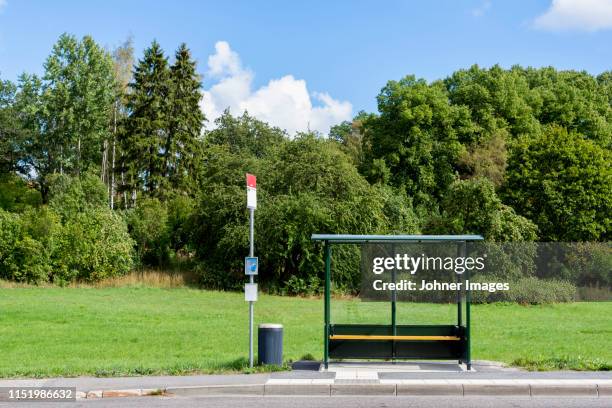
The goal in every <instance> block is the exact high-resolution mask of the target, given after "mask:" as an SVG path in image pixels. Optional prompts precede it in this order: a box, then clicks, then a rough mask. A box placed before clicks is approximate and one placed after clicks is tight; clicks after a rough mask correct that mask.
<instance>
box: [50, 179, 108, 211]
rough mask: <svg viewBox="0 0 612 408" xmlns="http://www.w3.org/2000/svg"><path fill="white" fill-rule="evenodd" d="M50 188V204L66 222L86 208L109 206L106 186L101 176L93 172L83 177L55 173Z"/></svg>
mask: <svg viewBox="0 0 612 408" xmlns="http://www.w3.org/2000/svg"><path fill="white" fill-rule="evenodd" d="M49 190H50V200H49V206H50V207H51V208H52V209H53V210H54V211H55V212H56V213H58V214H59V215H60V216H61V218H62V220H63V221H64V222H66V221H68V220H70V219H73V218H74V216H75V215H76V214H78V213H80V212H82V211H85V210H86V209H89V208H98V207H107V206H108V202H107V200H108V196H107V194H108V193H107V190H106V186H105V185H104V183H103V182H102V181H101V180H100V177H98V176H97V175H95V174H93V173H86V174H84V175H82V176H81V177H71V176H68V175H65V174H57V175H54V176H53V177H52V178H51V181H50V187H49Z"/></svg>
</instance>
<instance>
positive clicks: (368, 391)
mask: <svg viewBox="0 0 612 408" xmlns="http://www.w3.org/2000/svg"><path fill="white" fill-rule="evenodd" d="M331 395H332V396H333V395H396V385H395V384H333V385H332V386H331Z"/></svg>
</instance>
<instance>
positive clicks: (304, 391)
mask: <svg viewBox="0 0 612 408" xmlns="http://www.w3.org/2000/svg"><path fill="white" fill-rule="evenodd" d="M330 389H331V386H330V385H329V384H295V385H281V384H266V385H265V387H264V395H327V396H329V395H330V392H331V391H330Z"/></svg>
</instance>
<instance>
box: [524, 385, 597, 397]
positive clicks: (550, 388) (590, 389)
mask: <svg viewBox="0 0 612 408" xmlns="http://www.w3.org/2000/svg"><path fill="white" fill-rule="evenodd" d="M531 395H532V396H534V397H538V396H546V397H549V396H551V395H562V396H570V395H571V396H573V397H597V396H598V392H597V384H584V385H552V384H551V385H539V384H532V385H531Z"/></svg>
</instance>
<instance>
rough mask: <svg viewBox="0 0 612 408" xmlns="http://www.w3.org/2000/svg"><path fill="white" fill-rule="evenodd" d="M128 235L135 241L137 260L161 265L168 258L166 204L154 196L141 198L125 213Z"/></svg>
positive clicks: (166, 261)
mask: <svg viewBox="0 0 612 408" xmlns="http://www.w3.org/2000/svg"><path fill="white" fill-rule="evenodd" d="M127 222H128V228H129V232H130V236H131V237H132V238H133V239H134V241H136V249H137V254H138V260H139V262H141V263H143V264H146V265H157V266H162V265H165V264H167V263H168V260H169V258H170V234H169V231H168V211H167V209H166V205H165V204H164V203H162V202H160V201H159V200H157V199H155V198H149V199H145V200H142V201H141V202H140V203H139V205H138V207H136V208H135V209H133V210H131V211H130V212H129V213H128V215H127Z"/></svg>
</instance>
